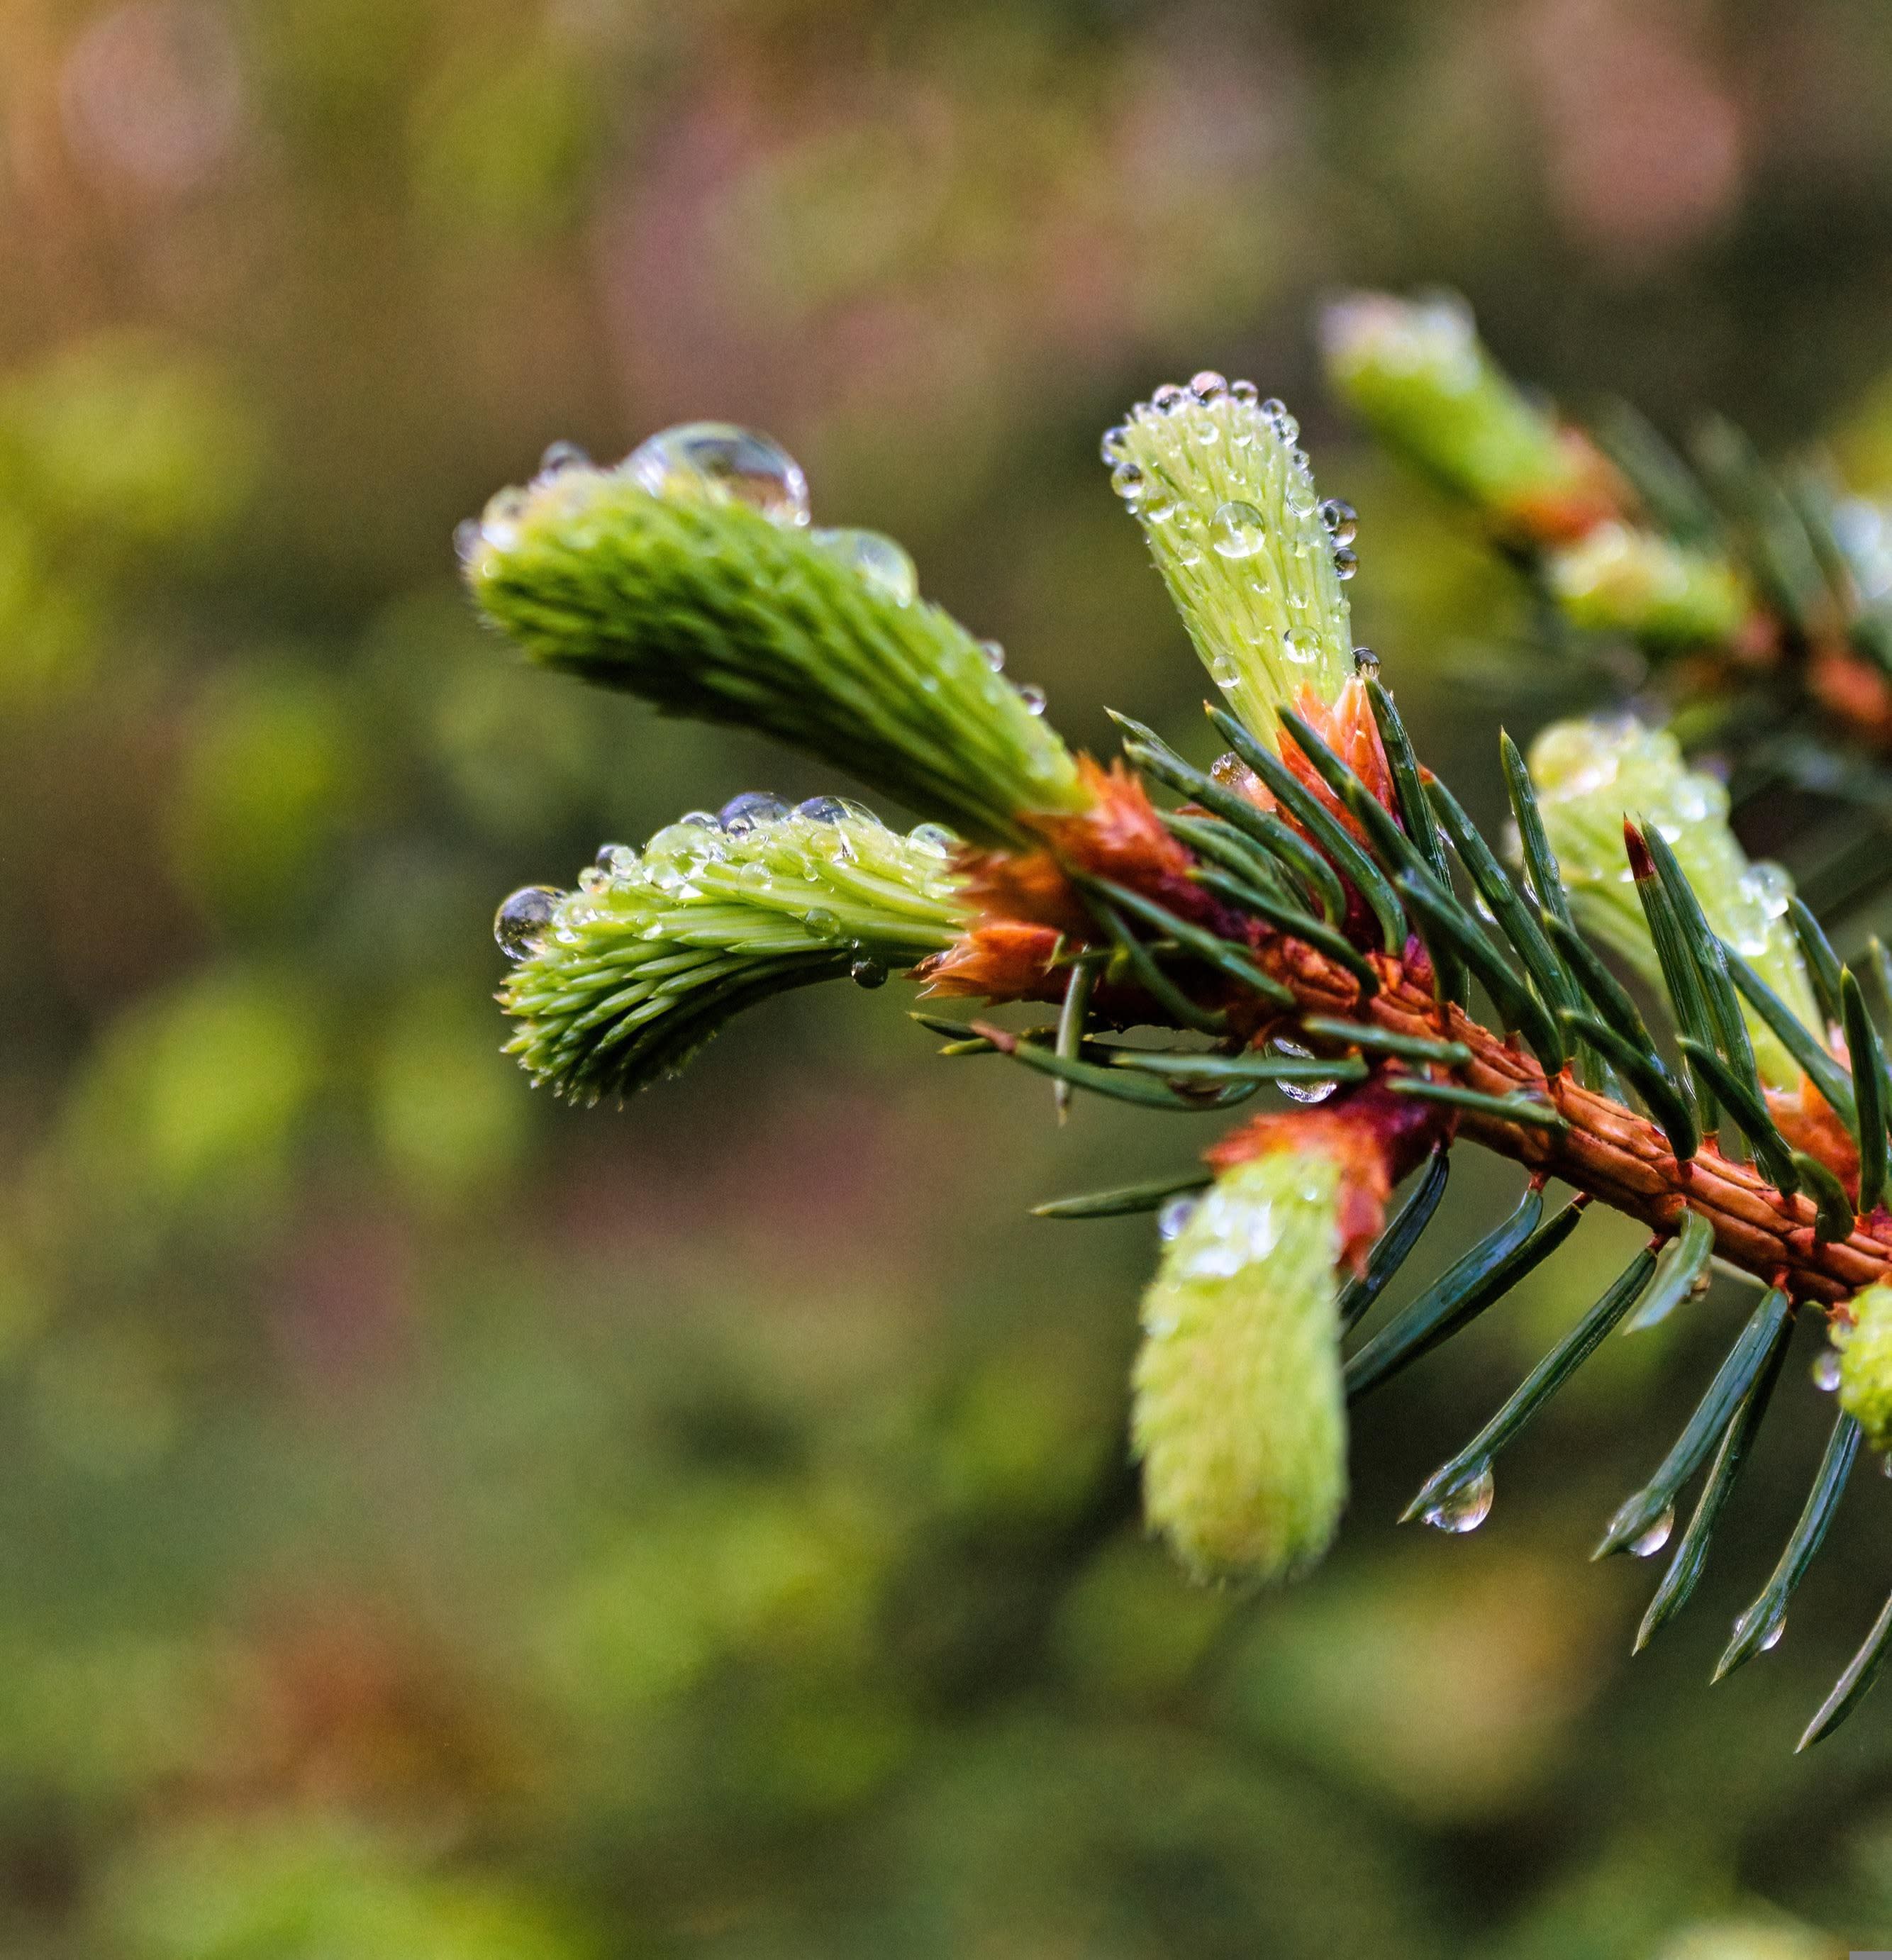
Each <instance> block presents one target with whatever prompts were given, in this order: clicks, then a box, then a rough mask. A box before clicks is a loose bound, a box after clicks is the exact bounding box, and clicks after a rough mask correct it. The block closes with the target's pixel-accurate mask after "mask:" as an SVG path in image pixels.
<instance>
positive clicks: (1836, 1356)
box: [1813, 1348, 1840, 1395]
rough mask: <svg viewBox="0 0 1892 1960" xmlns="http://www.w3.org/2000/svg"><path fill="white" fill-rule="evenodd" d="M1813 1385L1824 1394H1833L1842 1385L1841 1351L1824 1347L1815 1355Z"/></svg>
mask: <svg viewBox="0 0 1892 1960" xmlns="http://www.w3.org/2000/svg"><path fill="white" fill-rule="evenodd" d="M1813 1385H1814V1387H1815V1388H1816V1389H1819V1390H1820V1392H1821V1393H1822V1394H1823V1395H1831V1394H1832V1393H1833V1390H1834V1389H1836V1388H1837V1387H1838V1386H1840V1351H1839V1349H1838V1348H1821V1349H1820V1352H1819V1353H1818V1354H1816V1355H1815V1356H1814V1361H1813Z"/></svg>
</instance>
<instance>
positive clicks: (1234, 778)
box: [1209, 749, 1261, 801]
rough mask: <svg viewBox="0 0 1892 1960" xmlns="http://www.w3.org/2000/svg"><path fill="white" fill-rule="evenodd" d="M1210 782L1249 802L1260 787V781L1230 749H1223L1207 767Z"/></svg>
mask: <svg viewBox="0 0 1892 1960" xmlns="http://www.w3.org/2000/svg"><path fill="white" fill-rule="evenodd" d="M1209 775H1210V780H1211V781H1215V782H1218V783H1219V784H1221V785H1222V787H1223V788H1224V789H1225V790H1233V791H1235V794H1237V795H1238V796H1245V797H1248V799H1249V800H1251V801H1252V800H1254V793H1255V791H1257V790H1258V789H1259V788H1261V778H1260V777H1259V776H1258V775H1256V774H1255V772H1254V771H1253V770H1252V769H1251V768H1249V767H1248V764H1247V763H1246V762H1243V761H1242V758H1241V757H1240V756H1238V755H1237V754H1236V753H1235V751H1234V750H1233V749H1224V750H1223V753H1221V754H1220V755H1219V756H1217V757H1216V759H1215V760H1214V761H1213V762H1211V763H1210V765H1209Z"/></svg>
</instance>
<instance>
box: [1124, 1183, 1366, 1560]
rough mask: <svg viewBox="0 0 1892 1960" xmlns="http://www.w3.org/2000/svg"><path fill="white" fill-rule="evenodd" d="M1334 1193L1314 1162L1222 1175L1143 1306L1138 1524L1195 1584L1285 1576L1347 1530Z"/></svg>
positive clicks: (1135, 1415)
mask: <svg viewBox="0 0 1892 1960" xmlns="http://www.w3.org/2000/svg"><path fill="white" fill-rule="evenodd" d="M1340 1179H1341V1172H1340V1166H1339V1165H1338V1164H1337V1163H1336V1161H1335V1160H1334V1158H1332V1157H1330V1156H1328V1154H1326V1153H1324V1152H1323V1151H1321V1150H1313V1149H1294V1148H1289V1149H1283V1150H1277V1151H1274V1152H1272V1153H1270V1154H1268V1155H1267V1156H1264V1157H1257V1158H1254V1159H1252V1160H1250V1161H1248V1162H1247V1163H1242V1164H1239V1165H1238V1166H1235V1168H1233V1169H1230V1170H1227V1171H1225V1172H1224V1173H1223V1174H1222V1175H1221V1176H1219V1177H1218V1178H1217V1179H1216V1181H1215V1182H1214V1183H1213V1185H1211V1186H1210V1188H1209V1189H1208V1190H1207V1192H1205V1193H1204V1195H1203V1196H1202V1198H1200V1200H1199V1201H1197V1203H1196V1204H1195V1207H1194V1210H1193V1211H1191V1212H1190V1213H1189V1214H1188V1218H1187V1220H1185V1221H1184V1223H1182V1224H1181V1229H1180V1230H1178V1231H1177V1233H1176V1234H1175V1237H1174V1238H1173V1239H1172V1240H1171V1241H1170V1243H1169V1245H1168V1246H1166V1247H1165V1250H1164V1253H1163V1257H1162V1265H1161V1267H1160V1268H1159V1271H1158V1272H1157V1275H1156V1279H1155V1281H1153V1283H1152V1284H1151V1286H1150V1290H1149V1291H1148V1292H1147V1293H1146V1294H1145V1295H1144V1297H1143V1315H1142V1319H1143V1344H1142V1347H1141V1348H1140V1350H1139V1351H1138V1354H1137V1361H1136V1365H1135V1368H1134V1372H1133V1374H1132V1378H1131V1380H1132V1387H1133V1389H1134V1404H1133V1407H1132V1411H1131V1429H1130V1435H1131V1443H1132V1446H1133V1447H1134V1450H1135V1452H1136V1454H1137V1456H1138V1457H1139V1458H1140V1459H1141V1462H1142V1465H1143V1507H1144V1512H1145V1515H1146V1519H1147V1521H1148V1523H1149V1525H1150V1529H1152V1530H1154V1531H1159V1532H1162V1535H1164V1537H1165V1538H1167V1539H1168V1540H1169V1542H1170V1544H1171V1545H1172V1547H1173V1548H1175V1551H1176V1553H1177V1554H1178V1557H1179V1558H1181V1560H1182V1561H1183V1563H1184V1564H1185V1565H1186V1566H1188V1568H1189V1569H1190V1570H1191V1571H1192V1572H1193V1573H1195V1574H1196V1576H1197V1577H1199V1578H1202V1579H1226V1580H1240V1579H1251V1580H1279V1579H1284V1578H1288V1577H1292V1576H1293V1574H1294V1573H1296V1572H1297V1571H1299V1570H1301V1569H1302V1568H1303V1567H1305V1566H1307V1565H1309V1564H1312V1562H1313V1561H1315V1560H1316V1559H1318V1558H1319V1557H1320V1556H1321V1554H1322V1553H1323V1552H1324V1551H1325V1550H1326V1549H1327V1547H1328V1543H1329V1542H1330V1541H1331V1539H1332V1538H1333V1535H1334V1530H1335V1528H1336V1527H1337V1525H1338V1523H1339V1521H1340V1513H1341V1510H1342V1509H1343V1507H1344V1505H1345V1503H1346V1499H1347V1411H1346V1404H1345V1400H1344V1396H1343V1389H1342V1386H1341V1376H1340V1328H1339V1321H1338V1317H1337V1307H1336V1300H1337V1288H1336V1284H1335V1278H1334V1263H1335V1261H1336V1259H1337V1258H1338V1256H1339V1253H1340V1224H1339V1220H1338V1204H1339V1193H1340Z"/></svg>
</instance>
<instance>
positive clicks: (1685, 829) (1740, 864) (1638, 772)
mask: <svg viewBox="0 0 1892 1960" xmlns="http://www.w3.org/2000/svg"><path fill="white" fill-rule="evenodd" d="M1530 770H1531V781H1532V782H1533V783H1534V784H1535V786H1536V788H1537V803H1538V807H1539V808H1540V810H1541V811H1542V813H1543V816H1544V829H1545V830H1546V832H1547V834H1548V835H1549V837H1550V847H1551V848H1552V850H1553V851H1554V852H1555V853H1556V854H1557V861H1558V864H1559V865H1560V867H1561V868H1562V871H1563V883H1564V888H1565V889H1566V891H1567V893H1569V900H1570V905H1571V909H1572V912H1573V913H1574V914H1575V915H1576V918H1577V919H1578V921H1579V923H1580V924H1582V926H1583V927H1584V928H1585V929H1586V930H1587V931H1589V932H1591V933H1593V934H1595V936H1596V937H1597V938H1598V939H1600V940H1602V941H1603V943H1604V944H1605V945H1606V946H1608V947H1610V948H1611V950H1613V951H1614V952H1616V953H1618V954H1620V956H1621V957H1622V958H1623V959H1625V960H1626V961H1627V962H1628V963H1629V964H1630V966H1633V967H1634V968H1635V969H1636V971H1637V972H1639V973H1640V974H1641V975H1642V976H1643V977H1644V978H1646V979H1647V980H1648V981H1649V982H1650V983H1651V985H1660V984H1661V969H1660V966H1659V963H1658V959H1657V958H1656V954H1655V946H1654V943H1653V942H1652V940H1651V938H1650V937H1649V921H1648V918H1647V917H1646V915H1645V913H1644V912H1643V910H1642V904H1641V902H1640V900H1639V899H1638V897H1637V896H1636V884H1635V880H1634V877H1633V873H1631V871H1630V862H1629V855H1628V851H1627V849H1626V846H1625V845H1624V843H1623V819H1625V818H1629V819H1631V820H1633V821H1634V822H1635V823H1638V824H1639V825H1640V824H1646V825H1650V826H1654V827H1655V829H1658V831H1659V832H1661V835H1662V836H1663V838H1665V840H1666V841H1667V842H1668V845H1669V847H1670V848H1671V850H1673V851H1674V854H1675V857H1676V861H1677V863H1678V864H1680V865H1681V867H1682V870H1684V872H1685V873H1687V878H1688V881H1689V883H1690V886H1693V889H1694V893H1695V896H1696V898H1697V899H1699V900H1700V903H1701V908H1702V911H1703V915H1705V916H1706V918H1707V921H1708V923H1709V925H1710V926H1711V927H1712V928H1713V930H1714V931H1716V933H1717V934H1719V936H1720V937H1722V939H1724V940H1726V941H1727V943H1728V945H1730V946H1731V947H1733V948H1734V950H1735V952H1737V953H1739V954H1740V955H1741V956H1742V957H1743V958H1744V959H1746V960H1747V963H1748V964H1749V965H1750V966H1752V967H1753V968H1754V971H1755V972H1757V973H1758V974H1759V975H1760V977H1761V978H1762V979H1763V980H1764V981H1766V983H1767V985H1769V986H1770V987H1771V988H1773V991H1775V992H1776V994H1779V997H1780V998H1781V999H1782V1001H1785V1003H1786V1004H1787V1006H1788V1007H1789V1009H1790V1010H1792V1013H1793V1014H1794V1015H1795V1017H1796V1018H1797V1019H1798V1020H1800V1021H1801V1023H1803V1024H1804V1025H1805V1026H1807V1027H1808V1028H1809V1029H1813V1030H1814V1032H1815V1033H1820V1032H1821V1029H1820V1015H1819V1010H1818V1008H1817V1004H1816V1003H1815V1001H1814V994H1813V988H1812V986H1811V983H1810V982H1809V981H1808V978H1807V970H1806V967H1805V963H1804V962H1803V961H1802V960H1801V956H1800V949H1799V947H1798V945H1797V943H1795V938H1794V933H1793V928H1792V923H1791V921H1789V918H1788V917H1787V908H1788V903H1789V900H1790V899H1792V896H1793V884H1792V880H1790V879H1789V877H1788V876H1787V874H1786V873H1785V871H1783V870H1782V869H1781V868H1780V867H1779V865H1777V864H1764V863H1763V864H1750V863H1749V862H1748V860H1747V853H1746V852H1745V851H1743V850H1742V849H1741V845H1740V842H1739V841H1738V839H1737V838H1736V837H1735V833H1734V831H1733V829H1732V828H1731V826H1730V825H1729V823H1728V792H1727V791H1726V789H1725V788H1723V787H1722V784H1720V783H1719V782H1717V781H1716V780H1715V778H1713V777H1712V776H1709V775H1703V774H1702V772H1700V771H1699V770H1696V769H1691V768H1689V767H1688V765H1687V763H1686V762H1684V761H1683V759H1682V752H1681V748H1680V746H1678V745H1677V742H1676V740H1675V738H1674V736H1673V735H1671V734H1670V733H1668V730H1666V729H1660V728H1648V727H1644V726H1643V724H1642V723H1641V722H1640V721H1637V720H1636V718H1634V717H1633V715H1619V716H1612V717H1608V718H1601V719H1598V720H1595V721H1558V722H1553V723H1552V724H1551V725H1550V727H1547V728H1546V729H1544V730H1543V731H1542V732H1541V733H1540V734H1539V735H1538V737H1537V739H1536V740H1535V741H1534V742H1533V743H1531V755H1530ZM1747 1024H1748V1033H1749V1036H1750V1039H1752V1041H1753V1043H1754V1059H1755V1061H1756V1064H1757V1066H1758V1067H1759V1068H1760V1073H1761V1076H1762V1078H1763V1080H1764V1081H1765V1082H1766V1083H1767V1085H1768V1086H1769V1087H1771V1088H1775V1089H1780V1090H1791V1089H1793V1088H1795V1087H1797V1086H1798V1083H1799V1080H1800V1070H1799V1068H1798V1064H1796V1063H1795V1061H1793V1060H1792V1058H1791V1057H1790V1056H1789V1054H1788V1052H1787V1051H1786V1049H1785V1048H1784V1047H1783V1046H1782V1045H1781V1042H1780V1041H1779V1037H1778V1036H1776V1035H1775V1034H1774V1033H1773V1032H1772V1031H1771V1030H1770V1029H1769V1028H1768V1027H1767V1026H1766V1023H1764V1022H1763V1021H1762V1020H1760V1019H1759V1018H1758V1017H1757V1016H1755V1015H1754V1014H1753V1013H1751V1012H1750V1013H1748V1014H1747Z"/></svg>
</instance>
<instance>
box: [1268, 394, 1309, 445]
mask: <svg viewBox="0 0 1892 1960" xmlns="http://www.w3.org/2000/svg"><path fill="white" fill-rule="evenodd" d="M1261 417H1262V419H1263V420H1264V422H1267V423H1269V424H1270V425H1271V426H1272V427H1273V428H1274V432H1275V434H1277V435H1278V436H1279V437H1280V438H1281V440H1282V441H1283V442H1285V443H1292V442H1293V441H1294V439H1295V438H1296V437H1297V436H1298V435H1299V434H1300V433H1301V425H1300V424H1299V422H1296V420H1295V419H1294V418H1293V416H1292V415H1289V413H1288V405H1287V403H1286V402H1284V401H1283V400H1282V399H1281V398H1280V396H1279V395H1270V396H1269V397H1268V399H1267V400H1266V401H1265V402H1264V403H1262V404H1261Z"/></svg>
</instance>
